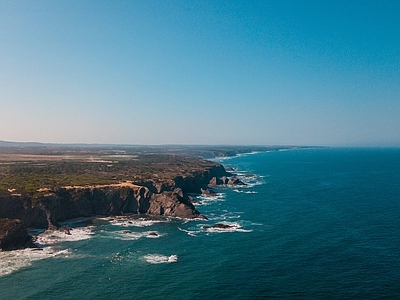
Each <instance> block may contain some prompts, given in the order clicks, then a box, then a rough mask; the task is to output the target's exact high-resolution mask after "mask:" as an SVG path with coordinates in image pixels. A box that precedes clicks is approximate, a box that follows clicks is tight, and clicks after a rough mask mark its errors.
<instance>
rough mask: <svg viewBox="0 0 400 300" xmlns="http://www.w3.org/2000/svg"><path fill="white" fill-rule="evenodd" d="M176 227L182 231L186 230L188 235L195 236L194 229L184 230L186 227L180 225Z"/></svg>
mask: <svg viewBox="0 0 400 300" xmlns="http://www.w3.org/2000/svg"><path fill="white" fill-rule="evenodd" d="M178 229H179V230H180V231H183V232H186V233H187V234H188V235H190V236H197V235H196V231H193V230H186V229H183V228H180V227H178Z"/></svg>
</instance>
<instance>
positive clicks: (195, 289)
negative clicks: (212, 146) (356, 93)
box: [0, 149, 400, 300]
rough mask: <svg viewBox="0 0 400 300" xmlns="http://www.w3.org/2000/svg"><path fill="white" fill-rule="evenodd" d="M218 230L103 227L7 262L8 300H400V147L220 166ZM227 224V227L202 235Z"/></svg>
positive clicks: (212, 204) (208, 200)
mask: <svg viewBox="0 0 400 300" xmlns="http://www.w3.org/2000/svg"><path fill="white" fill-rule="evenodd" d="M217 161H219V162H221V163H222V164H224V166H225V167H227V168H229V167H231V168H234V169H235V172H237V173H238V174H240V177H241V179H242V180H243V181H245V182H246V183H247V184H248V185H247V186H245V187H234V188H228V187H223V188H219V189H218V190H217V192H218V195H217V196H216V197H199V198H198V199H197V200H198V201H199V203H198V205H197V208H198V210H200V211H201V212H202V213H203V214H205V215H206V216H207V217H208V218H209V220H208V221H204V220H196V221H186V220H176V219H161V220H160V219H158V220H157V219H148V218H144V217H138V216H136V217H131V218H122V219H120V218H114V219H113V218H103V219H97V220H94V221H93V222H92V223H90V222H89V221H85V222H87V224H89V226H83V225H87V224H85V222H75V223H69V225H70V226H73V227H74V228H73V229H72V230H71V235H66V234H64V233H59V232H54V233H40V232H36V234H39V233H40V234H39V236H38V243H40V244H41V245H47V246H46V247H45V248H44V250H39V251H32V250H23V251H14V252H7V253H6V252H3V253H0V295H1V296H0V297H1V299H3V300H5V299H22V298H24V299H264V298H274V299H275V298H276V299H399V298H400V149H301V150H290V151H277V152H266V153H254V154H248V155H242V156H237V157H233V158H229V159H219V160H217ZM215 223H223V224H226V225H231V227H230V228H227V229H222V228H220V229H204V228H203V226H205V225H208V226H210V225H213V224H215Z"/></svg>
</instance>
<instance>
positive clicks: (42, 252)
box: [0, 247, 71, 277]
mask: <svg viewBox="0 0 400 300" xmlns="http://www.w3.org/2000/svg"><path fill="white" fill-rule="evenodd" d="M70 254H71V251H70V249H64V250H56V249H53V248H51V247H47V248H43V249H40V248H39V249H35V248H33V249H32V248H28V249H24V250H14V251H4V252H0V277H1V276H5V275H8V274H11V273H13V272H15V271H18V270H20V269H22V268H26V267H29V266H31V265H32V262H34V261H37V260H42V259H46V258H51V257H57V256H62V257H68V256H69V255H70Z"/></svg>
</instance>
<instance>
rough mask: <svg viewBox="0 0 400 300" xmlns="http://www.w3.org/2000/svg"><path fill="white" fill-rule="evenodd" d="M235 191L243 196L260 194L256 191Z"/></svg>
mask: <svg viewBox="0 0 400 300" xmlns="http://www.w3.org/2000/svg"><path fill="white" fill-rule="evenodd" d="M233 191H234V192H236V193H243V194H258V192H256V191H242V190H238V189H234V190H233Z"/></svg>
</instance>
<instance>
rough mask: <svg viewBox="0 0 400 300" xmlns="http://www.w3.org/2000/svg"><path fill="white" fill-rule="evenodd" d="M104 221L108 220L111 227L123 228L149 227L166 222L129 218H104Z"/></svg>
mask: <svg viewBox="0 0 400 300" xmlns="http://www.w3.org/2000/svg"><path fill="white" fill-rule="evenodd" d="M102 220H107V221H108V222H109V223H110V224H111V225H115V226H121V227H132V226H134V227H148V226H152V225H154V224H156V223H163V222H165V221H164V220H152V219H147V218H128V217H126V218H125V217H122V218H121V217H119V218H113V217H109V218H102Z"/></svg>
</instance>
